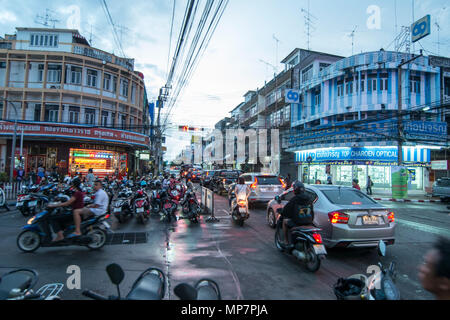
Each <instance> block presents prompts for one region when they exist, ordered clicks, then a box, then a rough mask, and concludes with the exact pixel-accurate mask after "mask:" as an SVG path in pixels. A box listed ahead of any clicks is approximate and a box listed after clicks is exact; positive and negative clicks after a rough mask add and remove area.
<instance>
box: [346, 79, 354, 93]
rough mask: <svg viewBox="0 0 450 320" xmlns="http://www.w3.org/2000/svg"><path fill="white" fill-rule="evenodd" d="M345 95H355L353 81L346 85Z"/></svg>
mask: <svg viewBox="0 0 450 320" xmlns="http://www.w3.org/2000/svg"><path fill="white" fill-rule="evenodd" d="M345 93H346V94H347V95H349V94H353V81H348V82H347V83H346V84H345Z"/></svg>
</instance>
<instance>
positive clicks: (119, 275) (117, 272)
mask: <svg viewBox="0 0 450 320" xmlns="http://www.w3.org/2000/svg"><path fill="white" fill-rule="evenodd" d="M106 272H107V273H108V276H109V279H110V280H111V282H112V283H114V284H115V285H116V286H118V285H119V284H120V283H121V282H122V280H123V278H124V277H125V274H124V272H123V270H122V268H121V267H120V266H119V265H118V264H115V263H113V264H110V265H109V266H107V267H106Z"/></svg>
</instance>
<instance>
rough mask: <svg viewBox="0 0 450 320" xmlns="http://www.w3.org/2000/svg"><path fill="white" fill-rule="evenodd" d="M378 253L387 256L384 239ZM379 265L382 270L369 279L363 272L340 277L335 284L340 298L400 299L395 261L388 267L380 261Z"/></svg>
mask: <svg viewBox="0 0 450 320" xmlns="http://www.w3.org/2000/svg"><path fill="white" fill-rule="evenodd" d="M378 255H379V256H383V257H385V256H386V244H385V243H384V241H383V240H380V241H379V243H378ZM378 267H379V270H380V271H379V272H377V273H375V274H374V275H373V276H371V277H370V278H369V279H367V277H366V276H364V275H361V274H359V275H354V276H351V277H349V278H346V279H343V278H339V279H338V281H337V283H336V284H335V285H334V286H333V287H334V293H335V295H336V297H337V298H338V300H400V299H401V298H400V291H399V290H398V288H397V286H396V285H395V279H396V276H397V270H396V264H395V262H391V263H390V265H389V267H388V268H385V267H384V266H383V264H382V263H381V262H379V263H378Z"/></svg>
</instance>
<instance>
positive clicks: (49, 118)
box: [44, 105, 59, 122]
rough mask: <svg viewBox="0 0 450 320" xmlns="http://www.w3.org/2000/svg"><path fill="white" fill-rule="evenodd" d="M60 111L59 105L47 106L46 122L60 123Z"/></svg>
mask: <svg viewBox="0 0 450 320" xmlns="http://www.w3.org/2000/svg"><path fill="white" fill-rule="evenodd" d="M58 111H59V106H57V105H46V106H45V118H44V121H46V122H58Z"/></svg>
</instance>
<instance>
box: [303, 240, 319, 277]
mask: <svg viewBox="0 0 450 320" xmlns="http://www.w3.org/2000/svg"><path fill="white" fill-rule="evenodd" d="M306 257H307V260H306V269H308V271H311V272H316V271H317V270H319V268H320V259H319V257H318V256H317V254H316V252H315V251H314V248H313V246H312V245H311V244H307V249H306Z"/></svg>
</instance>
